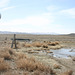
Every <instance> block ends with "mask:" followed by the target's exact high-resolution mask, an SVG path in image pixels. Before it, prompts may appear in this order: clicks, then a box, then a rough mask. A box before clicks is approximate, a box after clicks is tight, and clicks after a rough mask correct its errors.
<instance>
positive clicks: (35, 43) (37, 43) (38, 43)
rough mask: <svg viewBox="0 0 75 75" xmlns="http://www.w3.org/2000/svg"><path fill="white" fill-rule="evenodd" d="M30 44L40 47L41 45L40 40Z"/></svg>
mask: <svg viewBox="0 0 75 75" xmlns="http://www.w3.org/2000/svg"><path fill="white" fill-rule="evenodd" d="M32 45H33V46H34V47H41V46H42V43H40V42H33V43H32Z"/></svg>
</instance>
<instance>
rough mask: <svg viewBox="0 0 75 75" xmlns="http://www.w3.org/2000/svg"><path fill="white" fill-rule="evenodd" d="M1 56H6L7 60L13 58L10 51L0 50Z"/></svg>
mask: <svg viewBox="0 0 75 75" xmlns="http://www.w3.org/2000/svg"><path fill="white" fill-rule="evenodd" d="M0 57H1V58H4V59H5V60H10V59H11V55H10V54H9V52H8V51H5V52H4V51H1V52H0Z"/></svg>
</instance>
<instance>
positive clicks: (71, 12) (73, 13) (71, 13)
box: [61, 8, 75, 18]
mask: <svg viewBox="0 0 75 75" xmlns="http://www.w3.org/2000/svg"><path fill="white" fill-rule="evenodd" d="M61 13H63V14H65V15H66V16H71V17H73V18H75V8H71V9H66V10H62V11H61Z"/></svg>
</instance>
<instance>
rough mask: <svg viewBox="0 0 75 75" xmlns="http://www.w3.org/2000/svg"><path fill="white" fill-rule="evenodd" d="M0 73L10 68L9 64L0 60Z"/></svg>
mask: <svg viewBox="0 0 75 75" xmlns="http://www.w3.org/2000/svg"><path fill="white" fill-rule="evenodd" d="M0 61H1V62H0V71H6V70H8V69H9V68H10V66H9V64H8V63H7V62H6V61H4V60H3V59H0Z"/></svg>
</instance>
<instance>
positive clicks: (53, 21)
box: [0, 0, 75, 34]
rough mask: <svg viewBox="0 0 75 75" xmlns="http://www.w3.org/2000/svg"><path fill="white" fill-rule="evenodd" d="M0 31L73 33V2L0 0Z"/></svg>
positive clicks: (74, 15)
mask: <svg viewBox="0 0 75 75" xmlns="http://www.w3.org/2000/svg"><path fill="white" fill-rule="evenodd" d="M0 13H1V15H2V18H1V19H0V31H14V32H28V33H32V32H34V33H36V32H39V33H40V32H42V33H50V32H55V33H62V34H66V33H75V0H0Z"/></svg>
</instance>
